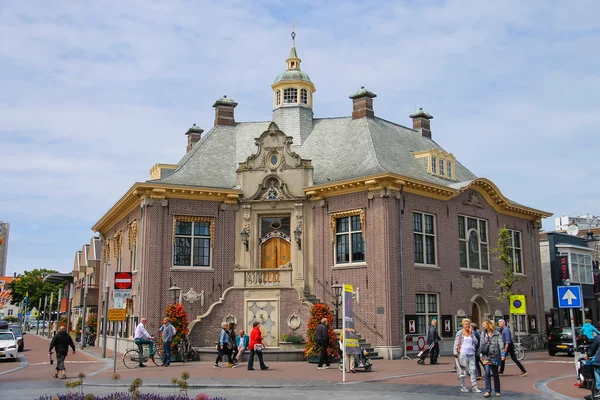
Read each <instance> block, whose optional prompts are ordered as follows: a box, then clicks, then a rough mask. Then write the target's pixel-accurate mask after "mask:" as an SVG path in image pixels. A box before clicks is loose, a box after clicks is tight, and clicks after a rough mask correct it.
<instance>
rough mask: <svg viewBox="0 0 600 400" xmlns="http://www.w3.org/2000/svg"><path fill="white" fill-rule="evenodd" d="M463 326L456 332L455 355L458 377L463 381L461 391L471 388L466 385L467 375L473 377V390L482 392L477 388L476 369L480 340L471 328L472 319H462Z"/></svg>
mask: <svg viewBox="0 0 600 400" xmlns="http://www.w3.org/2000/svg"><path fill="white" fill-rule="evenodd" d="M462 326H463V328H462V329H461V330H460V331H458V332H456V337H455V338H454V357H455V360H456V361H457V362H456V364H457V365H456V370H457V373H458V379H459V380H460V383H461V388H460V391H461V392H468V391H469V389H468V388H467V386H466V383H465V380H466V375H467V374H468V375H470V377H471V391H472V392H473V393H481V390H479V389H478V388H477V372H476V369H475V363H476V362H477V359H476V351H475V349H476V348H477V345H478V344H479V342H478V341H477V338H476V337H475V335H473V329H472V328H471V320H469V319H467V318H465V319H463V320H462Z"/></svg>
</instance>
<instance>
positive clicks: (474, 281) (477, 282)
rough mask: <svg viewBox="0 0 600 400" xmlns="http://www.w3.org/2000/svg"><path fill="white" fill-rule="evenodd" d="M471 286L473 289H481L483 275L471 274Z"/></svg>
mask: <svg viewBox="0 0 600 400" xmlns="http://www.w3.org/2000/svg"><path fill="white" fill-rule="evenodd" d="M471 287H472V288H473V289H483V276H480V277H475V276H471Z"/></svg>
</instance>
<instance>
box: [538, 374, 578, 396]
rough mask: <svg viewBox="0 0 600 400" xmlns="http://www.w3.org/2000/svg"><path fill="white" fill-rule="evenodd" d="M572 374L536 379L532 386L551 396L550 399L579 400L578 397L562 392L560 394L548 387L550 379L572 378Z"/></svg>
mask: <svg viewBox="0 0 600 400" xmlns="http://www.w3.org/2000/svg"><path fill="white" fill-rule="evenodd" d="M572 377H573V375H565V376H559V377H556V378H549V379H544V380H542V381H538V382H536V383H535V385H534V387H535V388H536V389H537V390H539V391H540V392H542V393H544V394H548V395H550V396H552V397H551V398H552V399H560V400H580V398H579V397H570V396H565V395H564V394H560V393H558V392H555V391H554V390H552V389H550V388H549V387H548V383H550V382H552V381H556V380H558V379H564V378H572ZM582 397H583V396H582Z"/></svg>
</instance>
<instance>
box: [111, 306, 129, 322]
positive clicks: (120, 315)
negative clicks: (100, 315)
mask: <svg viewBox="0 0 600 400" xmlns="http://www.w3.org/2000/svg"><path fill="white" fill-rule="evenodd" d="M126 319H127V310H124V309H115V308H110V309H109V310H108V321H109V322H115V321H125V320H126Z"/></svg>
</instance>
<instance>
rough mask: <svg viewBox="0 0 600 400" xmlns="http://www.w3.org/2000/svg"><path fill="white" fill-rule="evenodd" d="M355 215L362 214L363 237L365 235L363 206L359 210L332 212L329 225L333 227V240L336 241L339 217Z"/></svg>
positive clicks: (361, 228) (361, 227)
mask: <svg viewBox="0 0 600 400" xmlns="http://www.w3.org/2000/svg"><path fill="white" fill-rule="evenodd" d="M355 215H359V216H360V231H361V232H362V235H363V238H364V237H365V210H363V209H362V208H361V209H358V210H350V211H341V212H336V213H333V214H330V220H329V225H330V228H331V241H332V242H335V220H336V219H338V218H345V217H353V216H355Z"/></svg>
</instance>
